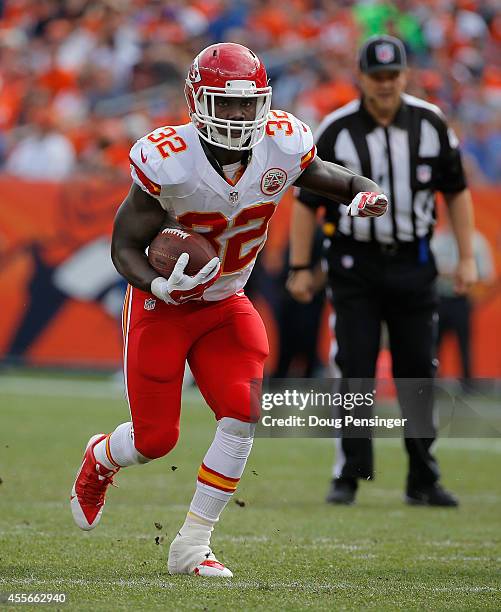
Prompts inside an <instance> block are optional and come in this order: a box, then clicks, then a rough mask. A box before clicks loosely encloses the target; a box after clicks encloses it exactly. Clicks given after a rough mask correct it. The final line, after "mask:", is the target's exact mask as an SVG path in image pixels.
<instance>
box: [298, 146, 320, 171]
mask: <svg viewBox="0 0 501 612" xmlns="http://www.w3.org/2000/svg"><path fill="white" fill-rule="evenodd" d="M316 154H317V147H316V146H315V145H313V148H312V149H310V150H309V151H308V153H306V155H303V157H301V164H300V168H301V170H304V169H305V168H307V167H308V166H309V165H310V164H311V162H312V161H313V160H314V159H315V155H316Z"/></svg>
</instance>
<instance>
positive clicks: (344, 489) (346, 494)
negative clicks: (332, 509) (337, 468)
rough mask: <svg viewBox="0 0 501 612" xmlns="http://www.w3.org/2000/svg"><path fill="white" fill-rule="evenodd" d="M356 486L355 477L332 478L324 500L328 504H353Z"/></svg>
mask: <svg viewBox="0 0 501 612" xmlns="http://www.w3.org/2000/svg"><path fill="white" fill-rule="evenodd" d="M357 488H358V485H357V481H356V479H355V478H334V479H333V480H332V482H331V486H330V489H329V492H328V493H327V497H326V498H325V501H326V502H327V503H328V504H345V505H347V506H348V505H350V504H353V503H354V502H355V496H356V493H357Z"/></svg>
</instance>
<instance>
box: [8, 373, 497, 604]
mask: <svg viewBox="0 0 501 612" xmlns="http://www.w3.org/2000/svg"><path fill="white" fill-rule="evenodd" d="M127 419H128V409H127V407H126V404H125V402H124V401H123V400H122V399H121V398H120V395H119V394H118V393H117V392H116V391H115V392H113V391H112V390H110V386H109V385H108V384H106V383H102V382H100V383H96V384H95V383H92V382H84V381H77V382H76V383H72V382H71V381H69V380H64V381H59V380H58V379H56V378H54V379H53V380H46V379H44V380H40V381H37V380H32V379H26V381H25V382H24V381H23V380H22V379H14V378H8V377H2V378H0V478H1V479H2V483H1V484H0V592H3V593H7V592H17V593H21V592H22V593H30V592H31V593H34V592H38V593H41V592H63V591H64V592H66V593H67V594H68V603H66V604H65V605H64V606H62V607H61V608H62V609H68V610H69V609H71V610H107V611H113V610H209V611H213V610H229V609H239V610H285V609H287V610H309V609H311V610H361V609H363V610H434V611H435V610H446V609H447V610H480V609H482V610H499V609H501V478H500V476H499V469H500V464H501V441H500V440H489V439H483V440H482V439H477V440H475V439H470V440H458V439H456V440H444V441H442V443H441V444H440V445H439V450H438V456H439V459H440V462H441V467H442V470H443V473H444V484H446V485H447V486H448V487H449V488H451V489H452V490H453V491H454V492H456V493H457V494H458V495H459V496H460V499H461V502H462V505H461V507H460V509H459V510H442V509H430V508H409V507H407V506H405V505H404V504H403V503H402V492H403V483H404V479H405V460H404V454H403V451H402V447H401V443H400V441H399V440H377V466H378V477H377V479H376V480H375V481H374V482H372V483H367V484H366V485H365V486H362V489H361V492H360V495H359V498H358V503H357V505H356V506H354V507H351V508H346V507H330V506H328V505H326V504H325V503H324V502H323V498H324V495H325V493H326V489H327V484H328V480H329V473H330V467H331V461H332V453H333V444H332V441H330V440H304V439H289V440H284V439H280V440H276V439H275V440H274V439H257V440H256V442H255V446H254V451H253V454H252V455H251V458H250V460H249V463H248V466H247V470H246V473H245V474H244V477H243V479H242V481H241V484H240V487H239V490H238V492H237V494H236V496H237V498H238V499H239V500H243V501H244V502H245V506H243V507H242V506H241V505H237V504H236V503H231V504H230V505H229V507H228V508H227V509H226V511H225V513H224V514H223V517H222V519H221V522H220V524H219V525H218V526H217V527H216V530H215V534H214V537H213V541H212V544H213V548H214V551H215V553H216V555H217V556H218V557H219V558H220V559H221V560H222V561H224V562H225V563H226V564H227V565H228V566H229V567H230V568H231V569H232V570H233V572H234V574H235V578H234V579H233V580H224V579H221V580H213V581H210V579H203V578H196V577H189V576H175V577H171V576H169V575H168V573H167V565H166V555H167V552H168V547H169V544H170V541H171V539H172V538H173V537H174V535H175V533H176V530H177V529H178V527H179V526H180V524H181V523H182V521H183V519H184V515H185V513H186V510H187V506H188V504H189V501H190V499H191V496H192V493H193V488H194V481H195V475H196V471H197V469H198V465H199V463H200V461H201V459H202V457H203V455H204V453H205V450H206V448H207V447H208V445H209V443H210V441H211V439H212V436H213V432H214V421H213V419H212V415H211V413H210V411H209V410H208V408H206V407H205V406H204V405H203V403H202V402H201V401H200V400H199V399H198V396H197V394H196V393H194V392H191V393H189V394H187V395H186V399H185V402H184V409H183V423H182V432H181V439H180V442H179V444H178V446H177V448H176V449H175V450H174V451H173V452H172V453H171V454H170V455H169V456H167V457H165V458H163V459H160V460H158V461H156V462H153V463H151V464H149V465H146V466H139V467H133V468H129V469H128V470H123V471H122V472H121V474H120V475H119V477H118V479H117V480H118V484H119V487H120V488H119V489H112V490H111V491H110V494H109V497H108V503H107V506H106V510H105V513H104V516H103V519H102V521H101V524H100V525H99V527H98V528H97V529H96V530H94V531H93V532H90V533H84V532H81V531H80V530H79V529H78V528H77V527H75V526H74V524H73V521H72V517H71V512H70V508H69V493H70V489H71V484H72V481H73V478H74V474H75V471H76V469H77V467H78V466H79V463H80V460H81V456H82V452H83V448H84V446H85V443H86V442H87V439H88V438H89V437H90V435H91V434H94V433H96V432H99V431H104V432H106V431H110V430H111V429H112V428H113V427H114V426H115V425H116V424H118V423H120V422H123V421H125V420H127ZM172 466H176V467H177V469H176V470H172ZM155 523H160V524H161V526H162V529H161V530H159V529H157V527H155ZM156 538H159V539H158V542H159V543H158V544H157V543H156V542H155V539H156ZM0 606H1V604H0ZM17 608H19V606H17V607H12V609H17Z"/></svg>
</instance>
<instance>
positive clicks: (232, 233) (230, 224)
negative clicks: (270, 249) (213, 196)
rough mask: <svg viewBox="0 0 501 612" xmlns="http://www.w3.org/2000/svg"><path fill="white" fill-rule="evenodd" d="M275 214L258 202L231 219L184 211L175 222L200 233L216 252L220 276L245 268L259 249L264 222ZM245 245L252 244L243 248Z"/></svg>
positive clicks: (272, 208) (272, 207) (271, 207)
mask: <svg viewBox="0 0 501 612" xmlns="http://www.w3.org/2000/svg"><path fill="white" fill-rule="evenodd" d="M274 212H275V204H274V203H273V202H262V203H261V204H257V205H256V206H250V207H249V208H244V209H243V210H241V211H240V212H239V213H238V215H237V216H236V217H235V218H234V219H228V218H227V217H225V215H223V213H221V212H216V211H215V212H212V211H210V212H187V213H185V214H183V215H181V216H180V217H179V218H178V221H179V223H181V224H182V225H184V226H185V227H187V228H190V229H192V230H194V231H198V232H200V233H201V234H202V235H203V236H204V237H205V238H207V240H208V241H209V242H210V243H211V244H212V246H213V247H214V248H215V249H216V252H217V254H218V256H219V259H220V260H221V273H222V274H232V273H234V272H238V271H240V270H242V269H243V268H245V267H246V266H248V265H249V264H250V263H251V262H252V261H254V259H255V258H256V256H257V254H258V253H259V251H260V250H261V248H262V247H263V244H264V241H265V238H266V230H267V229H268V222H269V220H270V219H271V217H272V215H273V213H274ZM249 242H254V244H253V245H252V246H251V247H250V248H248V249H247V248H246V246H247V245H248V244H249Z"/></svg>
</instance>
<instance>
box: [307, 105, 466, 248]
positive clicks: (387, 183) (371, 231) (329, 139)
mask: <svg viewBox="0 0 501 612" xmlns="http://www.w3.org/2000/svg"><path fill="white" fill-rule="evenodd" d="M316 139H317V151H318V156H319V157H320V158H321V159H323V160H326V161H331V162H334V163H336V164H340V165H342V166H345V167H347V168H349V169H350V170H353V171H354V172H356V173H357V174H362V175H364V176H366V177H368V178H371V179H372V180H373V181H375V182H376V183H378V184H379V186H380V187H381V188H382V189H383V191H384V193H385V194H386V195H387V196H388V199H389V209H388V212H387V213H386V214H385V215H383V216H382V217H379V218H377V219H368V218H363V219H361V218H358V217H355V218H353V217H348V216H346V215H343V214H341V215H340V216H339V222H338V225H337V232H338V233H340V234H342V235H345V236H351V237H353V238H354V239H355V240H357V241H363V242H369V241H376V242H380V243H386V244H391V243H398V242H412V241H414V240H417V239H419V238H423V237H425V236H428V235H429V234H430V233H431V231H432V228H433V225H434V223H435V191H442V192H444V193H454V192H458V191H462V190H463V189H464V188H465V187H466V181H465V177H464V172H463V166H462V163H461V155H460V152H459V148H458V140H457V138H456V136H455V134H454V132H453V131H452V129H451V128H448V127H447V123H446V121H445V118H444V116H443V114H442V112H441V111H440V109H439V108H438V107H437V106H435V105H433V104H429V103H428V102H425V101H424V100H420V99H419V98H415V97H414V96H410V95H408V94H403V95H402V104H401V106H400V109H399V111H398V113H397V115H396V116H395V118H394V120H393V122H392V123H391V125H389V126H388V127H382V126H380V125H379V124H377V123H376V122H375V120H374V119H373V118H372V116H371V115H370V114H369V113H368V112H367V110H366V108H365V107H364V104H363V102H362V101H361V100H354V101H353V102H350V103H349V104H347V105H346V106H343V107H342V108H339V109H338V110H336V111H334V112H333V113H330V114H329V115H327V116H326V117H325V119H324V120H323V121H322V123H321V124H320V126H319V128H318V131H317V135H316ZM299 200H300V201H301V202H303V203H304V204H306V205H308V206H311V207H314V208H316V207H318V206H322V205H324V204H326V201H325V198H323V197H321V196H317V195H315V194H313V193H311V192H308V191H306V190H304V189H301V190H300V192H299Z"/></svg>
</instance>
